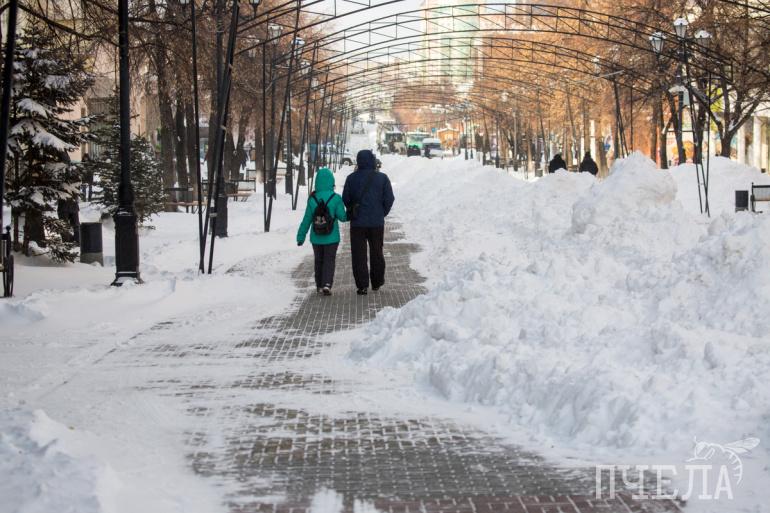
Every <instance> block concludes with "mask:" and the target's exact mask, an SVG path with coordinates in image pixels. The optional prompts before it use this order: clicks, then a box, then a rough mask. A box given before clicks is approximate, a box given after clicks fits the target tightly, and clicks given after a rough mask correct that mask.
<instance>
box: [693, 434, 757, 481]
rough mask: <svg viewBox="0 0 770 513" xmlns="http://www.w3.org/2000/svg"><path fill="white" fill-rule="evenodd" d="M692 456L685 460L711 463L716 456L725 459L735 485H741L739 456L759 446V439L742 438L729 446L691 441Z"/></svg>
mask: <svg viewBox="0 0 770 513" xmlns="http://www.w3.org/2000/svg"><path fill="white" fill-rule="evenodd" d="M693 443H694V447H693V450H692V453H693V456H692V458H689V459H688V460H687V462H688V463H690V462H693V461H711V460H713V459H714V458H715V456H717V455H721V456H724V457H725V458H727V460H728V462H729V464H730V466H731V468H732V476H733V479H735V484H736V485H738V484H741V481H743V461H742V460H741V457H740V456H739V455H740V454H745V453H747V452H749V451H751V450H752V449H753V448H755V447H756V446H758V445H759V438H744V439H743V440H737V441H735V442H731V443H729V444H725V445H720V444H715V443H710V442H699V441H698V439H697V438H694V439H693Z"/></svg>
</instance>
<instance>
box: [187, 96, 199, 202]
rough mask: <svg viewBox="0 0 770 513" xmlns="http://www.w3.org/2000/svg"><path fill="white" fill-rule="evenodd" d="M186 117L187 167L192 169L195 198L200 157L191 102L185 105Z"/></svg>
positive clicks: (191, 179) (191, 180)
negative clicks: (197, 149) (196, 144)
mask: <svg viewBox="0 0 770 513" xmlns="http://www.w3.org/2000/svg"><path fill="white" fill-rule="evenodd" d="M184 116H185V124H186V126H187V137H186V140H185V142H186V143H187V166H188V168H189V169H190V175H189V176H190V183H191V184H192V186H193V191H194V192H195V197H196V198H197V194H198V177H197V169H198V167H197V166H198V162H197V161H198V159H199V158H200V156H199V155H198V154H197V151H196V147H195V142H196V141H195V109H194V108H193V104H192V102H190V101H186V102H185V104H184Z"/></svg>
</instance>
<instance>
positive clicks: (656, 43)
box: [650, 32, 666, 55]
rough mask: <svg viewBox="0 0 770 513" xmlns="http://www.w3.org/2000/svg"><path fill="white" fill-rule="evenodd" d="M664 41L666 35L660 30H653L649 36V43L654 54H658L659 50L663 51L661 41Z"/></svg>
mask: <svg viewBox="0 0 770 513" xmlns="http://www.w3.org/2000/svg"><path fill="white" fill-rule="evenodd" d="M665 42H666V36H665V35H663V33H662V32H655V33H653V34H652V35H651V36H650V44H651V45H652V50H653V51H654V52H655V54H656V55H660V52H662V51H663V43H665Z"/></svg>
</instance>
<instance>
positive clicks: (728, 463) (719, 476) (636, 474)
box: [596, 438, 759, 501]
mask: <svg viewBox="0 0 770 513" xmlns="http://www.w3.org/2000/svg"><path fill="white" fill-rule="evenodd" d="M758 445H759V439H758V438H744V439H743V440H737V441H735V442H731V443H727V444H718V443H713V442H703V441H698V440H697V439H693V456H692V457H691V458H688V459H687V460H686V461H685V464H684V465H671V464H668V465H597V466H596V498H597V499H602V498H610V499H614V498H615V496H616V494H617V493H618V489H620V491H623V492H628V491H634V492H635V493H632V495H631V498H632V499H634V500H650V499H659V500H674V499H678V500H683V501H687V500H690V499H691V498H698V499H700V500H717V499H732V498H733V487H734V486H737V485H739V484H740V483H741V481H743V461H742V460H741V455H742V454H747V453H749V452H750V451H751V450H752V449H754V448H755V447H757V446H758ZM680 475H682V476H685V475H686V476H687V483H688V484H687V490H686V491H685V492H684V493H680V492H681V490H679V489H677V488H673V489H672V487H671V486H670V483H671V479H672V478H674V477H676V476H680Z"/></svg>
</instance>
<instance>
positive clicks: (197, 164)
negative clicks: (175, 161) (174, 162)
mask: <svg viewBox="0 0 770 513" xmlns="http://www.w3.org/2000/svg"><path fill="white" fill-rule="evenodd" d="M190 21H191V23H192V80H193V103H194V107H195V181H196V185H197V187H198V244H199V246H200V260H199V262H198V270H199V271H200V272H204V271H205V269H204V258H205V254H206V241H205V232H204V231H203V180H202V179H201V149H200V141H201V136H200V106H199V101H198V99H199V96H198V41H197V32H196V23H195V0H190Z"/></svg>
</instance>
